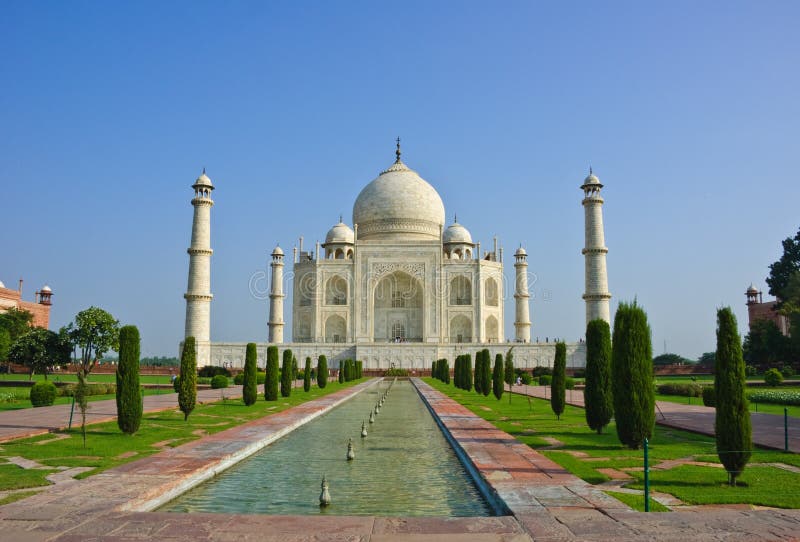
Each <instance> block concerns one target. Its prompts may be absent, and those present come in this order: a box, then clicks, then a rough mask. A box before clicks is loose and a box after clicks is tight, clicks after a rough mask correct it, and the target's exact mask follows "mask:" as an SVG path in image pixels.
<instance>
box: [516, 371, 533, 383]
mask: <svg viewBox="0 0 800 542" xmlns="http://www.w3.org/2000/svg"><path fill="white" fill-rule="evenodd" d="M519 379H520V380H521V381H522V383H523V384H525V385H526V386H530V385H531V382H533V378H531V375H529V374H528V373H522V374H521V375H520V377H519Z"/></svg>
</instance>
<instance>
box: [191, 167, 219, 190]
mask: <svg viewBox="0 0 800 542" xmlns="http://www.w3.org/2000/svg"><path fill="white" fill-rule="evenodd" d="M197 186H207V187H209V188H211V189H212V190H213V189H214V185H213V184H211V179H209V178H208V175H206V168H203V173H201V174H200V176H199V177H198V178H197V180H196V181H195V182H194V184H193V185H192V187H197Z"/></svg>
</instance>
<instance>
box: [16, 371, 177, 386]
mask: <svg viewBox="0 0 800 542" xmlns="http://www.w3.org/2000/svg"><path fill="white" fill-rule="evenodd" d="M175 374H178V371H177V370H176V372H175ZM4 380H5V381H15V380H24V381H25V382H27V381H28V380H33V381H35V382H38V381H39V380H45V378H44V375H33V378H32V379H31V378H29V377H28V375H27V374H19V373H14V374H6V373H0V381H4ZM47 380H49V381H51V382H77V381H78V377H76V376H75V374H69V373H51V374H49V375H47ZM139 380H140V381H141V383H142V384H170V383H171V380H170V376H169V375H141V376H139ZM116 381H117V376H116V375H115V374H114V373H110V374H105V373H103V374H100V373H97V374H91V375H89V382H105V383H108V382H116ZM2 390H3V388H0V391H2Z"/></svg>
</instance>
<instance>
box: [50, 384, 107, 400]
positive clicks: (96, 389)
mask: <svg viewBox="0 0 800 542" xmlns="http://www.w3.org/2000/svg"><path fill="white" fill-rule="evenodd" d="M77 387H78V385H77V384H70V385H68V386H64V387H63V388H61V390H60V394H61V395H63V396H66V397H72V396H73V395H75V388H77ZM109 393H117V385H116V384H103V383H99V382H91V383H89V384H86V396H87V397H89V396H91V395H106V394H109Z"/></svg>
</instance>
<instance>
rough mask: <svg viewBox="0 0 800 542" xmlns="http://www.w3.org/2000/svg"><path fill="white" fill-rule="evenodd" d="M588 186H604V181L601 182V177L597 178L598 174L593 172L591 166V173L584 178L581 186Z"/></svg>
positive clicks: (583, 187) (584, 187)
mask: <svg viewBox="0 0 800 542" xmlns="http://www.w3.org/2000/svg"><path fill="white" fill-rule="evenodd" d="M588 186H597V187H598V188H603V183H601V182H600V179H598V178H597V175H595V174H594V173H593V172H592V168H589V175H588V176H587V177H586V178H585V179H584V180H583V184H582V185H581V188H582V189H586V187H588Z"/></svg>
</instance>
